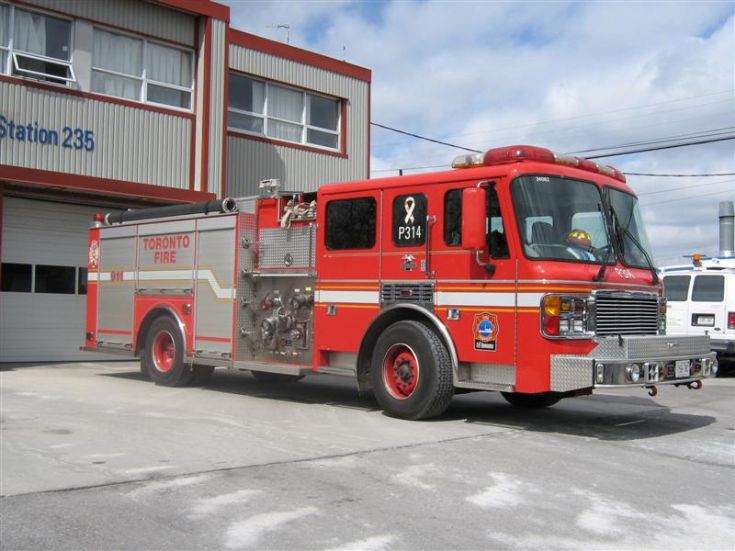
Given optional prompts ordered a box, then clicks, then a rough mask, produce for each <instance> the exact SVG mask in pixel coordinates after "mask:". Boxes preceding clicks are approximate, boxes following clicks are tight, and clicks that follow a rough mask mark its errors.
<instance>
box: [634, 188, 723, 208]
mask: <svg viewBox="0 0 735 551" xmlns="http://www.w3.org/2000/svg"><path fill="white" fill-rule="evenodd" d="M729 192H730V190H727V189H726V190H724V191H715V192H713V193H700V194H699V195H697V197H698V198H699V197H710V196H713V195H722V194H723V193H729ZM693 198H694V197H693V196H692V195H687V196H686V197H679V198H678V199H669V200H668V201H657V202H655V203H641V207H652V206H654V205H665V204H666V203H674V202H676V201H688V200H689V201H690V200H691V199H693Z"/></svg>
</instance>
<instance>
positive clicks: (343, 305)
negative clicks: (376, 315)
mask: <svg viewBox="0 0 735 551" xmlns="http://www.w3.org/2000/svg"><path fill="white" fill-rule="evenodd" d="M314 306H316V307H317V308H326V307H327V306H339V307H340V308H358V309H364V310H377V309H379V308H380V306H378V305H377V304H347V303H344V302H330V303H325V302H317V303H316V304H315V305H314Z"/></svg>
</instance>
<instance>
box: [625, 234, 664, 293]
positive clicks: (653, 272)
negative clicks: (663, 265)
mask: <svg viewBox="0 0 735 551" xmlns="http://www.w3.org/2000/svg"><path fill="white" fill-rule="evenodd" d="M623 235H625V236H627V237H628V239H630V240H631V242H632V243H633V245H635V246H636V247H637V248H638V250H639V251H641V252H642V253H643V258H645V259H646V263H647V265H648V271H650V272H651V278H652V279H653V284H654V285H655V284H656V283H658V273H657V272H656V268H655V267H654V266H653V262H651V257H649V256H648V253H647V252H646V249H645V248H644V247H643V245H641V244H640V243H639V242H638V240H637V239H636V238H635V236H634V235H633V234H632V233H631V232H630V230H629V229H628V228H627V226H626V227H624V228H623Z"/></svg>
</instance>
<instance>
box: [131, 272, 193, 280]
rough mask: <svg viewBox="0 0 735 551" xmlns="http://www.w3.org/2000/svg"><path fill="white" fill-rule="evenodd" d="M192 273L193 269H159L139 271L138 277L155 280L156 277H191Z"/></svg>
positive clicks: (177, 278) (175, 278) (176, 278)
mask: <svg viewBox="0 0 735 551" xmlns="http://www.w3.org/2000/svg"><path fill="white" fill-rule="evenodd" d="M202 271H205V270H202ZM193 273H194V272H193V270H160V271H155V272H153V271H152V272H139V273H138V279H139V280H140V281H155V280H157V279H174V280H179V279H193V275H192V274H193Z"/></svg>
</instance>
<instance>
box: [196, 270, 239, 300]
mask: <svg viewBox="0 0 735 551" xmlns="http://www.w3.org/2000/svg"><path fill="white" fill-rule="evenodd" d="M197 279H198V280H200V281H201V280H202V279H206V280H207V283H209V286H210V287H211V288H212V291H214V294H215V295H216V296H217V298H220V299H228V298H235V296H236V295H237V290H236V289H234V288H231V289H223V288H222V287H220V285H219V283H217V280H216V279H215V277H214V274H213V273H212V270H198V271H197Z"/></svg>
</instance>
